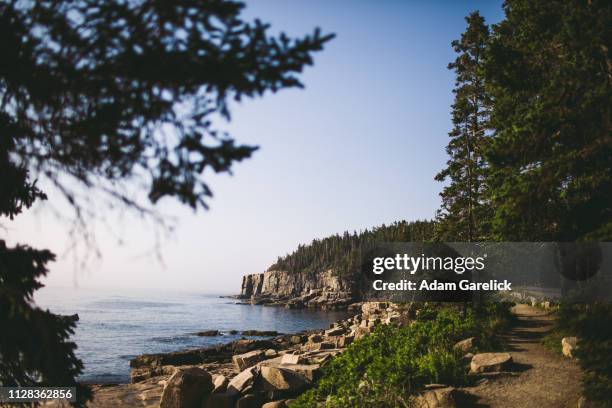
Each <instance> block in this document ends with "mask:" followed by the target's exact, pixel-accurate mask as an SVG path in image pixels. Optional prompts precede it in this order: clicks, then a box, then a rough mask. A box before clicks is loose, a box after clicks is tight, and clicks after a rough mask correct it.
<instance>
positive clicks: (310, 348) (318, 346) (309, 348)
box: [302, 341, 335, 351]
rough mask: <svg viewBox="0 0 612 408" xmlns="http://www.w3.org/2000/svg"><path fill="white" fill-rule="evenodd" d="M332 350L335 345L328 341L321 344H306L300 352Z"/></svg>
mask: <svg viewBox="0 0 612 408" xmlns="http://www.w3.org/2000/svg"><path fill="white" fill-rule="evenodd" d="M333 348H335V344H334V343H331V342H329V341H323V342H321V343H306V344H304V345H303V346H302V350H304V351H319V350H329V349H333Z"/></svg>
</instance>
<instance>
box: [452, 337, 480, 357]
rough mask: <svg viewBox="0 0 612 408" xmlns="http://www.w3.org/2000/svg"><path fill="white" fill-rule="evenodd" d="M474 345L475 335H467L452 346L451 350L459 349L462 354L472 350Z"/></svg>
mask: <svg viewBox="0 0 612 408" xmlns="http://www.w3.org/2000/svg"><path fill="white" fill-rule="evenodd" d="M475 347H476V337H469V338H467V339H465V340H461V341H460V342H458V343H457V344H455V345H454V346H453V350H455V351H459V352H461V353H463V354H465V353H468V352H470V351H473V350H474V348H475Z"/></svg>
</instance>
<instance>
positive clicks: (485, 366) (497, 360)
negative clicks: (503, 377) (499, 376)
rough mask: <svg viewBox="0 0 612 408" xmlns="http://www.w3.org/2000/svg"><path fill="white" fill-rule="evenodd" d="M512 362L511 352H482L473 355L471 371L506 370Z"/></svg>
mask: <svg viewBox="0 0 612 408" xmlns="http://www.w3.org/2000/svg"><path fill="white" fill-rule="evenodd" d="M510 364H512V356H510V354H509V353H480V354H476V355H475V356H474V357H472V361H471V363H470V373H471V374H479V373H490V372H495V371H504V370H506V369H507V368H508V367H509V365H510Z"/></svg>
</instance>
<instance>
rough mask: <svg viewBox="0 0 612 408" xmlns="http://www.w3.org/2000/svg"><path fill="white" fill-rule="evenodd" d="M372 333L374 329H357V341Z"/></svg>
mask: <svg viewBox="0 0 612 408" xmlns="http://www.w3.org/2000/svg"><path fill="white" fill-rule="evenodd" d="M371 332H372V329H371V328H370V327H358V328H356V329H355V334H354V336H355V340H359V339H360V338H362V337H365V336H367V335H368V334H370V333H371Z"/></svg>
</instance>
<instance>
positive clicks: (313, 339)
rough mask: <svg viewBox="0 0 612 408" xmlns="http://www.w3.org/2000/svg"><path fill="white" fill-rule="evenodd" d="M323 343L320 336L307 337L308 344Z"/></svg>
mask: <svg viewBox="0 0 612 408" xmlns="http://www.w3.org/2000/svg"><path fill="white" fill-rule="evenodd" d="M322 341H323V337H322V336H321V335H320V334H311V335H310V336H308V342H309V343H320V342H322Z"/></svg>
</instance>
